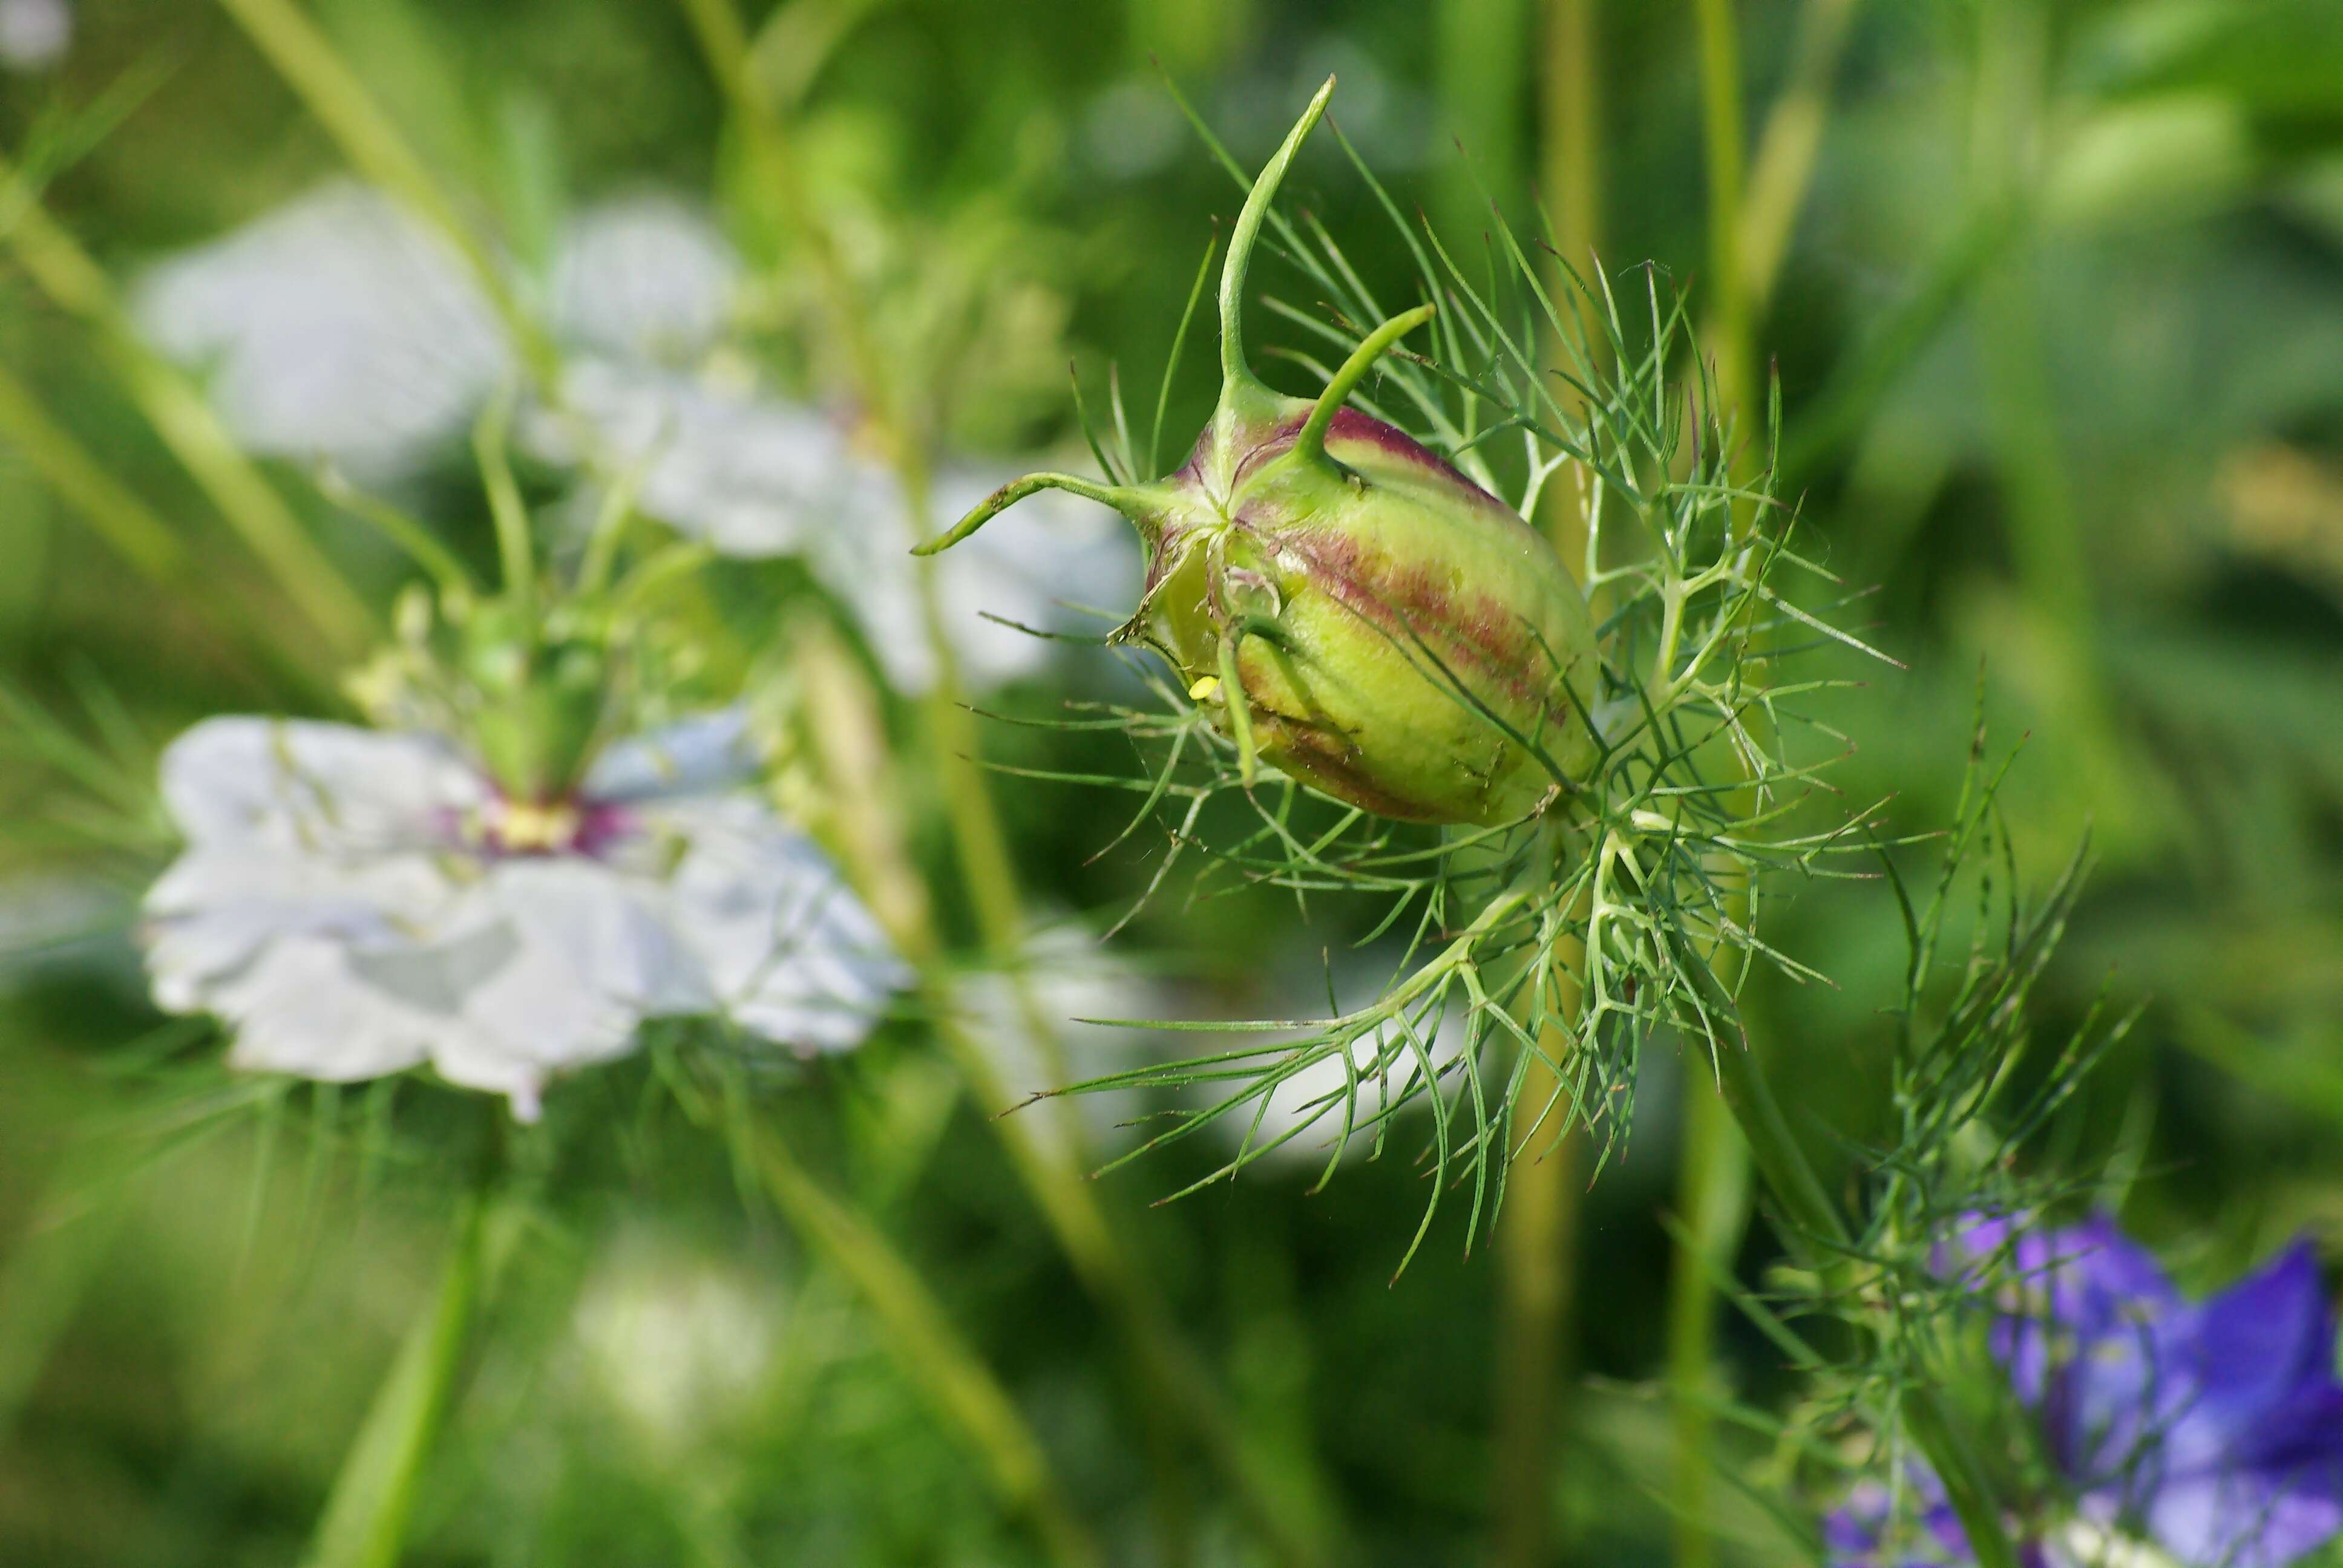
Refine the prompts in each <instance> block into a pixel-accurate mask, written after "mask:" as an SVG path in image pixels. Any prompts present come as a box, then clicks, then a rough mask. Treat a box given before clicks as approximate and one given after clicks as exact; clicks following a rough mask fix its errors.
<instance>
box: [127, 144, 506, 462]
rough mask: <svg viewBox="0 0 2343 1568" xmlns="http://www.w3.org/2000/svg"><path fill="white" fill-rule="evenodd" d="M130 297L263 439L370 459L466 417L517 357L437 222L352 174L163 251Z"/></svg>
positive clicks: (431, 441) (149, 325) (237, 421)
mask: <svg viewBox="0 0 2343 1568" xmlns="http://www.w3.org/2000/svg"><path fill="white" fill-rule="evenodd" d="M134 308H135V311H136V317H137V319H138V321H139V324H140V326H141V327H143V328H144V330H145V331H146V334H147V335H148V336H149V337H151V338H152V339H153V340H154V341H155V343H156V346H157V347H160V348H161V349H162V350H163V351H164V352H165V353H166V354H167V355H169V356H171V357H173V358H175V359H178V360H180V361H182V362H183V363H186V364H188V365H192V366H196V367H201V368H204V369H206V370H208V371H209V372H210V375H211V393H212V397H213V400H214V401H215V402H216V404H217V405H218V407H219V409H220V412H221V414H222V416H223V417H225V418H226V420H227V422H228V424H229V426H230V427H231V428H233V429H234V430H235V431H236V436H237V437H238V438H239V439H241V440H242V441H244V442H245V443H246V445H248V446H250V447H252V448H253V449H254V450H256V451H260V452H266V453H270V454H274V455H278V456H284V457H310V456H314V455H317V454H324V455H327V456H329V457H335V458H337V459H339V460H341V461H343V462H345V463H347V464H348V465H350V466H351V467H354V468H357V469H360V470H362V471H367V472H371V473H387V472H391V471H396V470H397V469H399V468H402V467H407V466H410V465H411V464H413V463H414V462H416V461H417V460H418V459H419V458H421V457H424V456H426V455H427V453H428V451H429V449H430V448H431V447H434V446H436V445H438V444H440V443H441V442H444V441H446V440H447V439H448V438H449V437H453V436H454V435H456V434H457V433H458V432H460V431H461V430H462V429H463V428H464V427H466V426H467V425H468V424H469V423H470V421H471V417H472V415H473V413H474V411H475V409H477V408H478V406H479V404H480V403H481V401H482V400H483V399H484V398H485V397H487V396H488V393H489V392H490V391H491V390H492V389H493V388H494V387H496V386H497V385H498V383H499V382H501V381H502V380H504V379H505V378H506V377H507V376H508V373H509V366H510V363H511V356H510V354H509V352H508V348H507V347H506V344H505V341H504V337H503V334H502V331H501V329H500V328H499V327H498V324H497V318H496V315H495V312H494V311H493V310H492V309H491V308H490V307H489V306H488V302H487V300H486V299H485V298H484V297H482V296H481V294H480V293H479V290H478V287H477V286H475V285H474V284H473V282H472V280H471V277H470V276H469V275H468V272H467V271H466V269H465V267H464V266H463V265H462V264H461V263H460V262H459V261H458V259H457V258H456V257H455V256H454V255H453V254H452V253H451V252H450V251H449V250H448V248H447V246H445V245H444V244H443V243H442V242H441V241H440V239H439V237H438V236H437V235H435V234H433V233H431V232H429V231H428V230H427V229H425V228H424V227H423V226H421V225H420V224H418V223H417V222H416V221H415V220H413V219H411V218H409V217H407V216H406V214H404V213H403V212H401V211H400V210H399V209H398V207H397V206H396V205H394V204H393V203H391V202H390V201H389V200H387V199H386V198H385V197H383V196H378V195H377V194H376V193H374V192H372V191H368V190H366V189H364V188H362V187H360V186H355V185H351V184H347V183H345V182H336V183H334V184H331V185H328V186H324V187H322V188H320V189H318V190H317V191H314V192H312V193H311V194H310V195H308V196H303V197H302V198H300V199H299V200H297V201H295V202H294V203H292V204H291V205H290V206H286V207H283V208H280V209H279V210H277V211H276V212H274V213H271V214H269V215H267V216H264V217H262V218H259V219H257V220H256V221H255V222H253V223H250V224H248V225H246V226H245V227H243V228H241V229H239V230H237V231H236V232H235V233H233V234H231V235H229V236H226V238H224V239H220V240H216V241H214V242H213V243H211V244H209V245H206V246H201V247H199V248H197V249H196V250H193V251H190V252H188V253H186V254H185V255H183V256H178V257H176V259H174V260H171V261H168V262H166V263H164V264H163V265H162V266H157V267H156V268H155V269H154V270H153V271H152V272H151V273H149V274H148V275H147V276H146V278H144V279H143V280H142V281H141V283H140V285H139V286H138V288H137V291H136V297H135V300H134Z"/></svg>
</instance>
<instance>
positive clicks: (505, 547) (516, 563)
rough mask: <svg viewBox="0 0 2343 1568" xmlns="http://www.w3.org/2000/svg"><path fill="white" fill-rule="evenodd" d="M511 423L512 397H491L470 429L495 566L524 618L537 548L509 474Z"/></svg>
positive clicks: (532, 601)
mask: <svg viewBox="0 0 2343 1568" xmlns="http://www.w3.org/2000/svg"><path fill="white" fill-rule="evenodd" d="M511 428H512V399H511V398H510V397H503V396H499V397H495V398H492V399H490V401H489V403H488V408H487V410H486V412H484V413H482V414H481V416H480V419H479V423H478V424H477V425H476V426H474V427H473V428H472V457H473V460H474V461H476V462H477V463H478V464H479V467H480V482H481V484H482V485H483V486H484V487H486V488H487V490H488V516H489V517H490V518H491V519H493V520H494V522H495V525H496V530H497V567H498V575H499V577H500V578H501V579H502V581H503V585H504V590H505V595H506V597H507V598H508V599H510V600H511V602H512V603H513V605H514V606H515V607H516V608H518V610H519V611H520V613H521V616H522V618H524V619H527V618H529V617H531V616H532V615H533V614H534V613H535V610H536V607H537V553H536V547H535V546H534V545H532V544H531V543H530V542H529V537H528V506H527V504H526V503H524V502H523V501H522V499H521V495H520V486H519V484H518V482H517V481H516V480H515V479H514V478H513V471H512V463H511V461H510V459H509V458H508V457H507V455H506V441H507V438H508V437H509V435H510V433H511Z"/></svg>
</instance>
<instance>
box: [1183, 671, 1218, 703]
mask: <svg viewBox="0 0 2343 1568" xmlns="http://www.w3.org/2000/svg"><path fill="white" fill-rule="evenodd" d="M1219 689H1221V678H1220V677H1219V676H1217V675H1203V676H1199V677H1197V678H1196V684H1195V685H1193V686H1192V687H1190V688H1189V689H1188V699H1189V700H1190V701H1192V702H1210V701H1211V700H1212V693H1214V692H1215V691H1218V690H1219Z"/></svg>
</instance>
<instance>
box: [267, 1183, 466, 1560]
mask: <svg viewBox="0 0 2343 1568" xmlns="http://www.w3.org/2000/svg"><path fill="white" fill-rule="evenodd" d="M487 1207H488V1200H487V1197H486V1195H485V1194H484V1193H483V1192H480V1191H474V1192H471V1193H468V1194H467V1195H466V1196H465V1198H464V1199H463V1201H462V1203H461V1205H460V1207H459V1208H458V1210H457V1214H456V1231H455V1240H454V1241H453V1242H452V1243H450V1245H449V1247H448V1250H447V1261H446V1262H445V1263H443V1264H442V1265H441V1267H440V1271H439V1282H438V1284H437V1288H436V1289H434V1290H433V1292H432V1293H431V1296H430V1298H429V1300H427V1302H425V1303H424V1307H423V1311H422V1312H421V1313H420V1314H419V1315H418V1316H417V1319H416V1321H415V1325H414V1327H413V1328H411V1329H409V1330H408V1331H407V1340H406V1342H405V1343H403V1344H402V1345H401V1346H400V1347H399V1351H398V1356H397V1360H396V1361H394V1362H392V1363H391V1368H390V1374H389V1375H388V1376H387V1377H386V1378H384V1379H383V1383H382V1388H381V1390H380V1391H379V1392H377V1393H376V1395H375V1399H374V1403H373V1405H372V1406H371V1407H370V1408H369V1409H368V1410H367V1416H366V1422H365V1424H363V1425H362V1426H360V1427H359V1428H358V1434H357V1441H356V1442H352V1443H351V1445H350V1451H349V1453H348V1456H347V1458H345V1459H344V1460H343V1461H342V1468H341V1472H340V1473H339V1474H337V1476H336V1477H335V1478H334V1486H333V1490H332V1492H331V1493H328V1494H327V1499H326V1511H325V1513H324V1515H323V1517H322V1518H321V1519H320V1520H319V1521H318V1524H317V1539H316V1541H315V1542H314V1543H312V1545H311V1546H310V1549H309V1554H308V1557H307V1559H306V1568H393V1565H394V1564H396V1563H397V1562H398V1560H399V1556H400V1553H402V1552H403V1551H404V1549H405V1547H406V1543H407V1529H408V1526H409V1525H410V1524H411V1523H412V1522H413V1519H414V1513H415V1494H416V1487H417V1481H418V1479H419V1478H420V1476H421V1474H422V1472H423V1466H424V1462H426V1461H427V1459H429V1457H430V1455H431V1451H432V1448H433V1446H434V1445H435V1444H436V1443H437V1441H438V1436H439V1430H440V1427H441V1425H442V1423H443V1422H444V1421H445V1419H446V1416H447V1404H448V1401H449V1398H450V1396H451V1394H452V1392H453V1391H454V1388H455V1383H456V1373H457V1371H458V1368H459V1367H460V1366H461V1365H462V1364H463V1361H464V1352H465V1350H466V1347H467V1346H468V1344H469V1343H470V1342H471V1338H472V1331H473V1327H474V1323H475V1320H476V1317H477V1315H478V1302H479V1293H480V1283H481V1278H482V1275H483V1274H484V1272H485V1271H486V1257H485V1244H484V1241H485V1234H486V1229H487V1227H486V1223H485V1220H486V1211H487Z"/></svg>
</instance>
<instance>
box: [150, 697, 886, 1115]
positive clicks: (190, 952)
mask: <svg viewBox="0 0 2343 1568" xmlns="http://www.w3.org/2000/svg"><path fill="white" fill-rule="evenodd" d="M754 760H755V759H754V752H753V749H752V748H751V747H750V745H749V741H748V739H747V734H746V728H745V725H744V724H743V723H742V721H741V720H740V719H739V716H738V715H737V714H734V713H729V712H728V713H722V714H717V715H713V716H709V717H708V718H704V719H696V720H692V721H689V722H687V723H684V724H680V725H677V726H674V727H672V728H670V729H665V730H661V731H658V732H655V733H653V734H650V735H647V736H644V737H641V738H639V739H634V740H630V741H625V742H621V743H619V744H617V745H614V746H611V747H610V748H608V749H607V750H606V751H605V752H604V753H603V754H602V755H601V756H600V757H599V758H598V759H597V761H596V762H595V764H594V766H593V768H592V769H590V770H589V771H588V774H587V776H586V779H585V781H584V784H583V785H582V787H581V788H580V789H579V790H578V793H577V795H576V796H575V798H574V799H568V800H562V801H557V802H552V803H548V804H537V803H531V802H527V801H520V800H514V799H506V798H505V797H504V796H503V795H501V794H500V793H499V792H498V790H497V789H496V788H495V786H494V785H493V784H492V783H490V782H489V781H488V779H487V778H486V777H485V775H483V774H482V773H481V772H480V771H479V770H478V769H477V768H476V767H475V766H474V765H473V764H472V763H471V762H470V761H469V760H468V759H466V758H465V757H464V756H463V755H462V754H461V753H460V752H459V751H458V750H457V749H456V748H455V747H453V746H452V745H450V744H449V743H448V742H447V741H445V740H444V739H439V738H437V737H436V736H431V735H426V734H419V733H404V734H402V733H385V732H380V731H375V730H368V729H357V728H353V727H349V726H345V725H337V724H322V723H314V722H303V721H290V720H277V719H245V718H234V719H211V720H207V721H206V722H205V723H202V724H199V725H197V726H196V728H195V729H191V730H189V731H188V732H187V733H186V735H184V736H182V737H180V738H179V739H178V740H176V742H174V743H173V744H172V746H171V748H170V749H169V750H168V751H167V752H166V754H165V756H164V759H163V779H162V784H163V796H164V800H165V803H166V806H167V808H168V809H169V811H170V813H171V816H172V818H173V819H174V820H175V821H176V823H177V824H178V827H179V829H180V830H181V832H182V833H183V834H184V835H185V836H186V850H185V852H184V853H183V854H182V855H181V856H180V858H179V859H178V860H177V861H176V863H175V864H174V865H173V866H172V867H171V868H170V869H169V870H168V871H166V873H165V874H164V876H163V878H162V879H161V880H160V881H158V882H157V883H156V885H155V887H154V889H153V890H151V891H150V892H149V893H148V894H147V897H146V916H147V920H146V943H147V966H148V970H149V974H150V976H151V978H152V981H153V985H154V991H155V997H156V1001H157V1002H158V1003H159V1004H160V1005H161V1006H163V1007H164V1008H165V1009H166V1010H171V1011H174V1012H195V1011H209V1012H213V1013H216V1014H218V1015H219V1016H220V1017H221V1018H222V1019H223V1020H226V1022H227V1023H228V1024H229V1025H230V1026H231V1028H232V1029H233V1030H234V1032H235V1036H236V1043H235V1047H234V1050H233V1054H232V1057H231V1060H232V1061H233V1062H234V1063H235V1064H236V1066H239V1067H244V1068H250V1069H255V1070H264V1071H275V1072H287V1073H294V1074H297V1075H299V1076H302V1077H307V1078H316V1079H321V1080H326V1081H355V1080H361V1079H369V1078H375V1077H378V1076H381V1075H383V1074H385V1073H391V1072H397V1071H401V1070H405V1069H407V1068H410V1067H414V1066H417V1065H419V1064H421V1063H423V1062H425V1061H428V1062H429V1063H430V1064H431V1065H432V1066H433V1067H434V1068H436V1069H437V1071H438V1072H439V1074H440V1075H441V1076H442V1077H444V1078H446V1079H447V1080H448V1081H451V1082H454V1083H458V1084H462V1085H465V1086H467V1087H469V1088H474V1089H480V1090H486V1091H493V1092H497V1093H501V1094H504V1095H507V1096H508V1097H510V1099H511V1101H512V1104H513V1109H514V1111H515V1113H516V1114H517V1115H518V1116H520V1117H521V1118H522V1119H523V1120H528V1119H530V1118H533V1117H534V1116H535V1114H536V1111H537V1105H538V1093H539V1091H540V1090H541V1088H542V1087H543V1085H544V1083H545V1081H546V1080H547V1079H548V1077H550V1076H551V1075H553V1074H555V1073H558V1072H560V1071H563V1070H567V1069H570V1068H574V1067H578V1066H580V1065H582V1064H585V1063H588V1062H592V1061H597V1060H603V1059H606V1058H609V1057H614V1056H618V1055H622V1054H624V1053H626V1052H627V1051H628V1050H631V1049H632V1047H633V1044H634V1041H635V1036H636V1029H637V1026H638V1025H639V1023H640V1022H641V1021H642V1020H645V1019H648V1018H656V1017H666V1016H674V1015H690V1014H700V1013H713V1014H718V1015H720V1016H722V1017H724V1018H727V1019H729V1020H730V1021H731V1022H733V1023H734V1024H736V1025H738V1026H739V1028H740V1029H742V1030H746V1031H748V1032H749V1033H751V1034H754V1035H757V1036H759V1037H761V1038H763V1039H765V1040H770V1041H773V1042H775V1043H777V1044H780V1045H783V1046H787V1047H789V1048H791V1049H793V1050H797V1051H799V1052H800V1053H802V1054H810V1053H813V1052H817V1051H828V1050H846V1049H848V1048H850V1047H851V1046H853V1045H855V1044H856V1043H858V1042H859V1041H860V1040H861V1039H862V1037H863V1036H864V1035H865V1034H866V1033H867V1032H868V1031H869V1030H870V1025H871V1022H872V1020H873V1019H874V1018H875V1016H876V1015H877V1013H878V1012H879V1011H880V1010H881V1009H882V1008H883V1007H884V1006H885V1004H886V1000H887V998H888V996H889V995H890V992H892V991H893V990H896V989H897V988H898V987H900V985H901V984H902V983H903V981H904V979H905V975H904V970H903V969H902V966H901V964H900V961H899V960H897V959H896V958H895V957H894V956H893V955H892V954H891V953H890V951H889V950H888V948H887V944H886V940H885V939H884V937H883V936H881V934H880V931H879V930H878V928H877V926H876V925H875V924H874V922H873V921H872V920H871V919H870V916H869V914H868V913H867V912H866V911H865V910H863V909H862V907H861V905H860V904H859V903H858V902H857V901H856V900H855V899H854V897H853V895H852V894H851V893H850V891H849V890H847V889H846V887H845V886H844V884H843V883H841V882H840V879H839V878H838V876H837V874H836V872H835V871H834V870H833V869H831V867H830V863H829V861H828V860H827V859H825V858H824V857H823V855H822V853H821V851H820V849H818V848H817V847H816V846H815V845H814V844H813V842H812V841H811V840H810V839H807V838H806V837H805V836H804V835H802V834H800V833H799V832H797V831H795V830H794V829H790V828H789V826H788V825H787V824H785V823H783V822H782V821H781V820H780V819H779V818H778V817H777V816H775V815H774V813H773V812H772V810H771V809H770V808H769V807H768V806H767V805H766V803H765V802H764V800H763V799H762V798H761V797H760V796H759V794H758V793H757V792H756V791H755V790H754V789H751V788H749V783H748V781H749V778H750V777H751V775H752V773H753V770H754Z"/></svg>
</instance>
